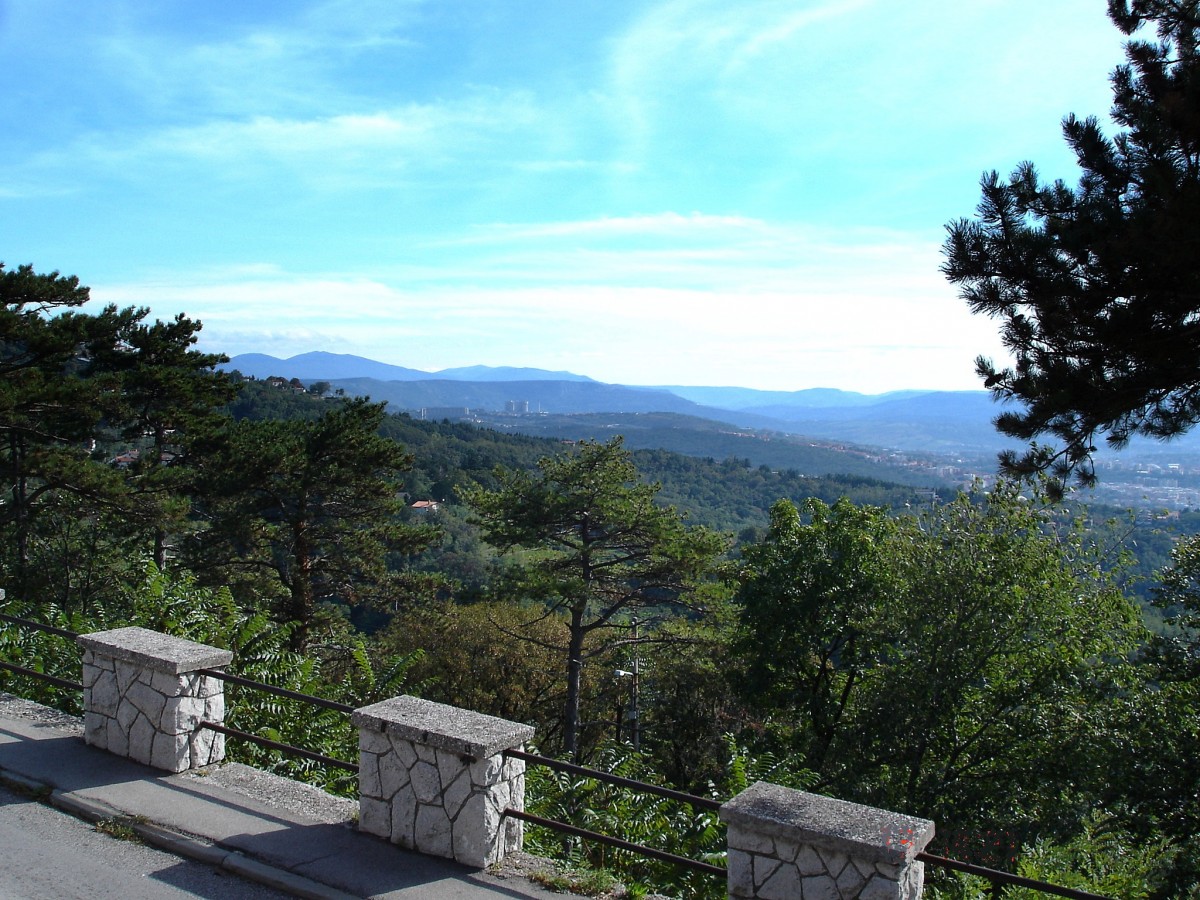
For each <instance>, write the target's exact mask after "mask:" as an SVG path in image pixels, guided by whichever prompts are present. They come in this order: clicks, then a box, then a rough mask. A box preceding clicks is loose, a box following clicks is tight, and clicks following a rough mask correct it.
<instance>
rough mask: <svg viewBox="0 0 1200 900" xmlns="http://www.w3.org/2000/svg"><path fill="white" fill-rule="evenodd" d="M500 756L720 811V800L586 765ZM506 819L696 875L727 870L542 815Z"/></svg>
mask: <svg viewBox="0 0 1200 900" xmlns="http://www.w3.org/2000/svg"><path fill="white" fill-rule="evenodd" d="M504 755H505V756H507V757H510V758H512V759H519V760H522V761H523V762H525V763H527V764H528V763H532V764H534V765H539V766H545V767H546V768H549V769H554V770H556V771H559V772H566V773H567V774H569V775H580V776H582V777H584V778H591V779H593V780H595V781H601V782H605V783H606V784H613V785H616V786H617V787H622V788H626V789H629V790H634V791H639V792H640V793H643V794H654V795H656V796H659V797H665V798H666V799H668V800H673V801H675V802H676V803H682V804H685V805H688V806H691V807H693V808H698V809H706V810H710V811H713V812H715V811H717V810H719V809H720V808H721V801H720V800H714V799H712V798H711V797H697V796H695V795H693V794H685V793H684V792H683V791H676V790H673V789H671V788H665V787H660V786H659V785H656V784H649V783H647V782H644V781H636V780H634V779H632V778H626V777H624V776H622V775H613V774H611V773H609V772H602V771H600V770H599V769H589V768H587V767H586V766H578V765H575V764H574V763H569V762H563V761H562V760H558V759H552V758H550V757H548V756H538V755H537V754H535V753H526V752H525V751H524V750H505V751H504ZM504 814H505V815H506V816H512V817H513V818H514V819H521V820H522V821H525V822H529V823H530V824H533V825H538V826H540V827H542V828H549V829H551V830H553V831H559V832H562V833H564V834H569V835H571V836H573V837H578V838H583V839H584V840H588V841H593V842H595V843H598V844H604V845H605V846H608V847H615V848H617V849H619V850H627V851H629V852H630V853H636V854H639V855H641V856H645V857H648V858H649V859H655V860H658V861H660V862H667V863H672V864H674V865H677V866H681V867H682V868H685V869H692V870H693V871H696V872H703V873H705V874H707V875H719V876H721V877H722V878H724V877H726V875H727V870H726V869H725V868H724V867H723V866H716V865H713V864H712V863H707V862H704V861H702V860H698V859H691V858H690V857H687V856H679V855H677V854H674V853H668V852H667V851H665V850H658V849H656V848H654V847H647V846H645V845H644V844H635V843H633V842H631V841H626V840H623V839H622V838H618V837H613V836H612V835H607V834H601V833H599V832H596V831H589V830H588V829H586V828H580V827H579V826H577V825H571V824H569V823H567V822H559V821H557V820H555V819H547V818H543V817H542V816H535V815H533V814H531V813H527V812H524V811H523V810H516V809H506V810H505V811H504Z"/></svg>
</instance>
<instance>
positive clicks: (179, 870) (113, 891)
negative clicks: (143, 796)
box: [0, 786, 289, 900]
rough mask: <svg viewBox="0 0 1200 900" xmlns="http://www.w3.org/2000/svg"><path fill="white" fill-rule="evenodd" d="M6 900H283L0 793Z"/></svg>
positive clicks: (0, 887)
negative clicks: (167, 899) (190, 898)
mask: <svg viewBox="0 0 1200 900" xmlns="http://www.w3.org/2000/svg"><path fill="white" fill-rule="evenodd" d="M0 848H2V850H0V897H3V898H4V900H109V898H112V900H165V898H173V900H178V898H185V897H203V898H208V900H284V898H287V897H288V896H289V895H288V894H283V893H280V892H279V891H276V890H272V889H270V888H267V887H263V886H261V885H257V884H254V883H252V882H249V881H243V880H242V879H240V878H238V877H237V876H235V875H231V874H229V873H227V872H221V871H217V870H215V869H212V868H210V867H208V866H206V865H203V864H201V863H198V862H194V861H192V860H186V859H181V858H179V857H177V856H172V855H171V854H169V853H163V852H162V851H160V850H156V849H154V848H152V847H148V846H146V845H144V844H141V843H138V842H135V841H128V840H121V839H118V838H114V837H110V836H109V835H107V834H104V833H102V832H100V831H97V830H96V829H95V828H94V827H93V826H92V825H89V824H87V823H85V822H82V821H80V820H79V819H76V818H74V817H72V816H69V815H67V814H66V813H63V812H60V811H59V810H57V809H54V808H52V807H49V806H46V805H44V804H41V803H37V802H36V801H34V800H31V799H29V798H28V797H23V796H21V795H19V794H14V793H13V792H12V791H10V790H8V789H6V788H4V787H2V786H0Z"/></svg>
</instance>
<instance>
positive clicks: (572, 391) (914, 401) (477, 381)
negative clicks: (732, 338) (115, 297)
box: [223, 352, 1009, 453]
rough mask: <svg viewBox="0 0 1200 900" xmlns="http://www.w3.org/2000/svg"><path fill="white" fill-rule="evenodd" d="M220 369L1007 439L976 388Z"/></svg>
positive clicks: (474, 396) (922, 443) (320, 363)
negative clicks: (774, 386)
mask: <svg viewBox="0 0 1200 900" xmlns="http://www.w3.org/2000/svg"><path fill="white" fill-rule="evenodd" d="M223 368H225V369H230V370H232V369H236V370H238V371H240V372H242V374H244V375H247V376H252V377H256V378H265V377H268V376H270V375H276V376H282V377H284V378H299V379H300V380H301V381H304V382H306V383H311V382H312V381H315V380H322V381H329V382H330V383H331V384H332V385H333V386H334V387H335V388H341V389H342V390H344V391H346V393H348V394H352V395H368V396H370V397H372V398H374V399H376V400H380V401H386V402H387V403H388V404H389V405H390V406H391V407H392V408H394V409H397V410H406V411H411V412H417V411H419V410H422V409H431V408H469V409H471V410H476V411H488V412H499V411H502V410H504V409H505V408H506V406H507V404H508V403H509V401H517V402H520V403H522V404H524V403H528V405H529V409H530V411H531V412H532V413H539V412H540V413H554V414H562V415H572V414H586V413H650V412H666V413H677V414H680V415H687V416H694V417H699V418H706V419H710V420H714V421H718V422H724V423H727V424H730V425H733V426H735V427H738V428H745V429H757V430H765V431H772V430H773V431H779V432H784V433H789V434H800V435H805V436H809V437H812V438H814V439H819V440H830V441H843V442H847V443H853V444H859V445H863V446H873V447H885V448H893V449H897V450H904V451H929V450H933V451H938V452H949V453H955V452H977V451H986V452H989V453H993V452H995V451H996V450H997V449H999V448H1001V447H1003V446H1008V445H1009V442H1007V441H1005V440H1004V438H1003V437H1002V436H1000V435H998V434H997V433H996V431H995V429H994V428H993V426H992V419H993V417H994V416H995V414H996V412H997V407H996V405H995V404H994V403H993V402H992V400H991V396H990V394H988V393H987V392H986V391H949V392H947V391H893V392H889V393H886V394H877V395H869V394H860V393H854V392H851V391H841V390H837V389H834V388H812V389H806V390H799V391H762V390H755V389H753V388H740V387H683V386H673V387H653V386H630V385H614V384H606V383H604V382H599V381H594V380H592V379H590V378H586V377H584V376H580V375H574V374H572V373H562V372H549V371H546V370H542V369H522V368H512V367H502V368H494V367H488V366H471V367H467V368H463V369H449V370H445V371H442V372H422V371H420V370H417V369H409V368H405V367H402V366H392V365H388V364H385V363H380V362H376V361H374V360H369V359H364V358H362V357H356V356H349V355H342V354H333V353H323V352H314V353H305V354H301V355H300V356H294V357H292V358H291V359H276V358H274V357H270V356H265V355H262V354H245V355H241V356H236V357H234V358H233V359H232V360H230V362H229V363H227V364H226V365H225V366H223ZM468 375H469V376H473V377H472V378H470V379H468V378H466V377H465V376H468ZM435 414H436V413H435Z"/></svg>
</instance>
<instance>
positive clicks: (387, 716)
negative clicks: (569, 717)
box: [350, 696, 534, 759]
mask: <svg viewBox="0 0 1200 900" xmlns="http://www.w3.org/2000/svg"><path fill="white" fill-rule="evenodd" d="M350 720H351V721H352V722H353V723H354V724H355V725H356V726H357V727H359V728H365V729H368V730H370V731H382V732H385V733H387V734H390V735H394V736H395V737H399V738H402V739H403V740H406V741H412V742H413V743H416V744H425V745H427V746H430V747H436V748H438V749H439V750H448V751H449V752H451V753H457V754H459V755H461V756H470V757H472V758H473V759H487V758H488V757H489V756H495V755H496V754H497V753H499V752H500V751H501V750H510V749H512V748H513V747H519V746H521V744H524V743H525V742H526V741H528V740H529V739H530V738H532V737H533V734H534V728H533V726H532V725H522V724H520V723H519V722H510V721H508V720H507V719H498V718H496V717H495V716H486V715H484V714H483V713H477V712H472V711H471V710H467V709H459V708H458V707H456V706H447V705H445V704H444V703H434V702H433V701H432V700H422V699H420V698H419V697H408V696H404V697H393V698H392V699H390V700H384V701H383V702H382V703H376V704H374V705H372V706H365V707H363V708H362V709H356V710H355V711H354V714H353V715H352V716H351V717H350Z"/></svg>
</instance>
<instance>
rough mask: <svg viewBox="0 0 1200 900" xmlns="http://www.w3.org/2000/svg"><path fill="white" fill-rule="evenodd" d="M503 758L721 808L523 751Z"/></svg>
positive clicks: (703, 806) (713, 802)
mask: <svg viewBox="0 0 1200 900" xmlns="http://www.w3.org/2000/svg"><path fill="white" fill-rule="evenodd" d="M504 755H505V756H510V757H512V758H513V759H521V760H524V761H525V762H527V763H533V764H535V765H539V766H546V767H547V768H549V769H556V770H558V771H559V772H567V773H569V774H571V775H580V776H582V777H584V778H594V779H595V780H596V781H605V782H607V783H609V784H615V785H617V786H618V787H624V788H629V789H630V790H634V791H641V792H642V793H645V794H657V795H658V796H660V797H666V798H667V799H668V800H674V801H676V802H677V803H686V804H687V805H689V806H694V807H698V808H700V809H707V810H712V811H714V812H715V811H717V810H719V809H720V808H721V801H720V800H714V799H712V798H711V797H697V796H695V795H694V794H685V793H684V792H683V791H674V790H671V788H665V787H659V786H658V785H657V784H647V783H646V782H644V781H635V780H634V779H632V778H625V777H623V776H621V775H610V774H609V773H608V772H601V771H599V770H597V769H588V768H586V767H584V766H577V765H575V764H574V763H569V762H563V761H562V760H558V759H551V758H550V757H548V756H538V755H537V754H536V753H526V752H525V751H524V750H505V751H504Z"/></svg>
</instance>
